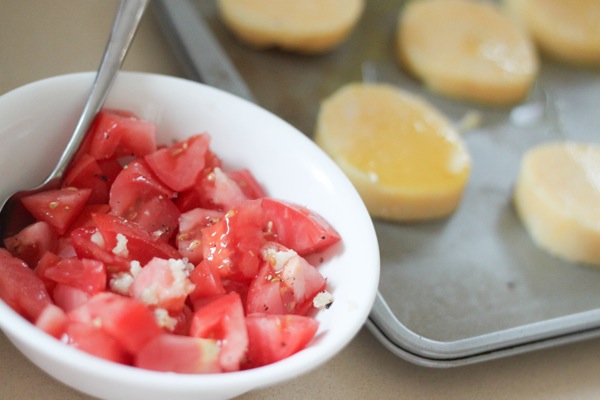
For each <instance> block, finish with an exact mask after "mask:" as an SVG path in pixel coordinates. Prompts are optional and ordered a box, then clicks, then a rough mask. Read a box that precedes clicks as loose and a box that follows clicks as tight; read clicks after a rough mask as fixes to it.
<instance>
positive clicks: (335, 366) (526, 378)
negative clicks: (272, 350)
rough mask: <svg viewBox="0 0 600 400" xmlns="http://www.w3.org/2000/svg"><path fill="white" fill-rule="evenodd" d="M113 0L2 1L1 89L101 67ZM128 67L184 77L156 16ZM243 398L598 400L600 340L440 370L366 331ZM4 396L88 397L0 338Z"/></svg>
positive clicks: (138, 40) (71, 399) (4, 398)
mask: <svg viewBox="0 0 600 400" xmlns="http://www.w3.org/2000/svg"><path fill="white" fill-rule="evenodd" d="M173 1H176V0H173ZM204 1H206V0H204ZM115 5H116V2H115V1H108V0H85V1H84V0H70V1H67V0H45V1H42V0H0V94H3V93H5V92H7V91H9V90H11V89H14V88H16V87H18V86H20V85H23V84H25V83H28V82H31V81H34V80H37V79H41V78H45V77H48V76H52V75H57V74H63V73H69V72H78V71H84V70H94V69H96V67H97V65H98V62H99V61H100V57H101V54H102V51H103V49H104V45H105V41H106V38H107V35H108V31H109V29H110V25H111V22H112V17H113V13H114V9H115ZM124 69H127V70H137V71H148V72H157V73H163V74H169V75H178V76H181V75H182V71H181V68H180V67H179V65H178V64H177V62H176V60H175V58H174V56H173V54H172V53H171V51H170V49H169V48H168V46H167V45H166V43H165V40H164V39H163V37H162V34H161V32H160V30H159V28H158V26H157V23H156V21H155V19H154V16H153V15H152V13H151V12H149V13H147V14H146V17H145V19H144V21H143V23H142V26H141V28H140V31H139V33H138V36H137V37H136V40H135V43H134V45H133V48H132V49H131V52H130V54H129V56H128V59H127V61H126V63H125V66H124ZM241 398H242V399H278V400H284V399H309V398H310V399H327V400H335V399H592V398H594V399H595V398H600V340H592V341H587V342H584V343H578V344H574V345H568V346H563V347H559V348H555V349H550V350H544V351H540V352H535V353H530V354H526V355H521V356H516V357H511V358H507V359H502V360H497V361H493V362H487V363H484V364H478V365H473V366H468V367H461V368H454V369H441V370H437V369H428V368H423V367H418V366H415V365H412V364H410V363H407V362H405V361H403V360H401V359H399V358H397V357H395V356H394V355H392V354H390V353H389V352H388V351H387V350H386V349H385V348H384V347H383V346H382V345H381V344H380V343H379V342H378V341H377V340H376V339H375V338H374V337H373V336H372V335H371V334H370V333H369V332H368V331H367V330H363V331H361V332H360V333H359V335H358V336H357V337H356V338H355V339H354V341H353V342H352V343H351V344H350V346H349V347H347V348H346V349H345V350H344V351H343V352H342V353H340V354H339V355H338V356H337V357H335V358H334V359H333V360H331V361H330V362H329V363H327V364H325V365H324V366H322V367H321V368H319V369H318V370H316V371H314V372H312V373H310V374H308V375H305V376H302V377H299V378H298V379H296V380H294V381H291V382H287V383H284V384H281V385H278V386H276V387H272V388H267V389H263V390H258V391H255V392H252V393H250V394H247V395H245V396H242V397H241ZM0 399H2V400H9V399H15V400H20V399H62V400H75V399H77V400H81V399H89V397H88V396H85V395H83V394H80V393H78V392H76V391H74V390H72V389H70V388H68V387H65V386H64V385H62V384H60V383H58V382H56V381H54V380H53V379H52V378H50V377H48V376H47V375H45V374H44V373H42V372H41V371H40V370H38V369H37V368H36V367H35V366H33V365H32V364H31V363H29V362H28V361H27V360H26V359H25V358H24V357H23V356H21V355H20V353H19V352H18V351H17V350H16V349H15V348H14V347H13V346H12V345H11V344H10V343H9V342H8V340H7V339H6V337H5V336H4V335H2V334H0Z"/></svg>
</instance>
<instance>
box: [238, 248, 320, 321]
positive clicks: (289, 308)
mask: <svg viewBox="0 0 600 400" xmlns="http://www.w3.org/2000/svg"><path fill="white" fill-rule="evenodd" d="M261 254H262V257H263V259H264V262H263V264H262V266H261V270H260V272H259V274H258V276H257V278H256V279H255V280H253V281H252V283H251V285H250V289H249V291H248V299H247V305H246V307H247V311H248V313H253V312H262V313H269V314H283V313H285V314H299V315H305V314H306V313H307V312H308V311H309V310H310V309H311V308H312V307H313V304H312V302H313V299H314V297H315V296H316V295H317V294H318V293H319V292H321V291H323V290H324V289H325V285H326V283H327V282H326V280H325V278H324V277H323V276H322V275H321V273H320V272H319V271H318V270H317V268H315V267H314V266H313V265H311V264H310V263H309V262H308V261H306V259H304V258H303V257H301V256H299V255H298V254H297V253H296V252H295V251H293V250H290V249H287V248H285V247H284V246H282V245H279V244H276V243H267V244H265V246H264V247H263V249H262V251H261Z"/></svg>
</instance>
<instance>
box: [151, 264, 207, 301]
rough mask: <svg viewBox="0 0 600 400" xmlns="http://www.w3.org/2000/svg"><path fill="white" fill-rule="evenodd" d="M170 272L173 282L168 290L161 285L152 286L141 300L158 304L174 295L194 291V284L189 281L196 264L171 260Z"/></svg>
mask: <svg viewBox="0 0 600 400" xmlns="http://www.w3.org/2000/svg"><path fill="white" fill-rule="evenodd" d="M168 263H169V271H170V272H171V275H172V277H173V281H172V283H171V285H170V286H169V287H168V288H166V289H165V288H164V287H162V286H161V285H160V284H159V283H156V284H152V285H150V286H148V287H146V288H144V290H143V291H142V293H141V294H140V296H139V300H141V301H142V302H143V303H145V304H148V305H155V304H158V303H159V302H160V300H161V298H168V297H170V296H172V295H173V294H174V295H180V294H183V293H185V294H189V293H190V292H191V291H193V290H194V287H195V286H194V284H193V283H192V282H191V281H190V280H189V279H188V276H189V275H190V273H191V272H192V270H193V269H194V264H192V263H190V262H188V261H187V259H173V258H171V259H169V260H168Z"/></svg>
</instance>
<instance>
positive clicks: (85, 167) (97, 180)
mask: <svg viewBox="0 0 600 400" xmlns="http://www.w3.org/2000/svg"><path fill="white" fill-rule="evenodd" d="M62 186H63V187H76V188H79V189H83V188H87V189H90V190H91V193H90V197H89V199H88V200H89V202H90V203H106V202H108V194H109V191H110V182H109V181H108V177H107V176H106V175H104V171H102V168H101V167H100V164H98V161H97V160H96V159H95V158H94V157H92V156H91V155H89V154H82V155H81V156H80V157H78V158H77V160H75V161H74V162H73V164H72V165H71V166H70V167H69V170H68V171H67V173H66V175H65V178H64V179H63V182H62Z"/></svg>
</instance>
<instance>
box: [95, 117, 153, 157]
mask: <svg viewBox="0 0 600 400" xmlns="http://www.w3.org/2000/svg"><path fill="white" fill-rule="evenodd" d="M88 136H89V139H88V140H86V143H85V144H84V147H83V148H84V149H85V150H86V151H87V152H88V153H89V154H90V155H92V156H93V157H94V158H96V159H97V160H102V159H108V158H112V157H122V156H127V155H135V156H137V157H143V156H144V155H146V154H149V153H150V152H152V151H154V150H155V149H156V126H155V125H154V124H152V123H150V122H147V121H144V120H141V119H139V118H138V117H136V116H135V115H134V114H132V113H129V112H123V111H120V110H109V109H103V110H101V111H100V112H99V113H98V115H97V116H96V118H95V120H94V124H93V125H92V127H91V129H90V132H89V134H88Z"/></svg>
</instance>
